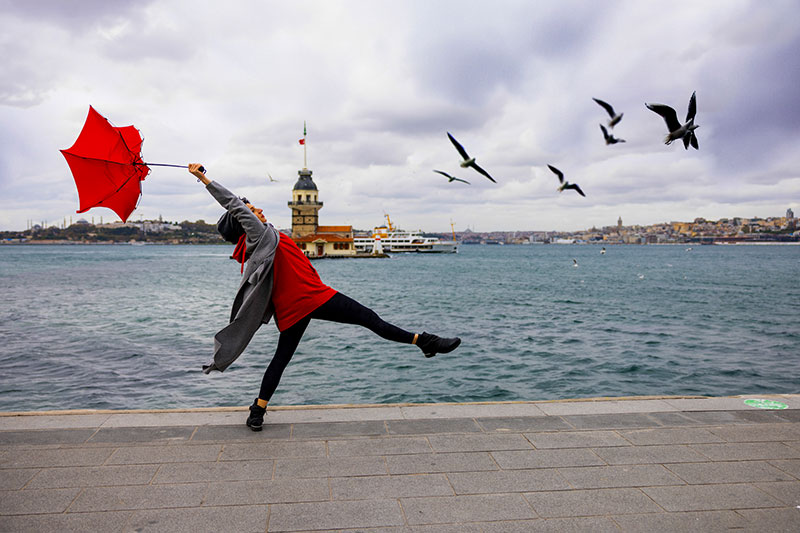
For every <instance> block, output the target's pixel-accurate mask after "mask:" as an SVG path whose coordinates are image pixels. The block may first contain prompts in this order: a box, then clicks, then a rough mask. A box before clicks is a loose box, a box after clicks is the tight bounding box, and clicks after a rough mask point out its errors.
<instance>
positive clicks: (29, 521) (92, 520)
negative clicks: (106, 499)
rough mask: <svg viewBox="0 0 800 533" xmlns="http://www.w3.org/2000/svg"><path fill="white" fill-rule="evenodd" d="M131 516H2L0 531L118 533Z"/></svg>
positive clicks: (126, 514)
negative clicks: (90, 532) (95, 532)
mask: <svg viewBox="0 0 800 533" xmlns="http://www.w3.org/2000/svg"><path fill="white" fill-rule="evenodd" d="M132 516H133V511H117V512H103V513H59V514H40V515H36V514H28V515H16V516H4V517H3V518H2V520H0V531H8V532H14V533H20V532H32V533H34V532H35V533H38V532H41V531H58V532H70V533H86V532H87V531H98V532H104V533H105V532H108V533H118V532H120V531H122V530H123V528H124V527H125V524H126V523H127V522H128V521H129V520H130V518H131V517H132Z"/></svg>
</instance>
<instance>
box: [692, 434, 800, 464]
mask: <svg viewBox="0 0 800 533" xmlns="http://www.w3.org/2000/svg"><path fill="white" fill-rule="evenodd" d="M778 440H780V439H778ZM689 447H690V448H691V449H692V450H694V451H695V452H698V453H701V454H703V455H704V456H706V457H708V458H709V459H711V460H712V461H757V460H759V459H800V450H798V449H797V448H793V447H791V446H787V445H786V444H784V443H782V442H736V443H726V444H690V445H689Z"/></svg>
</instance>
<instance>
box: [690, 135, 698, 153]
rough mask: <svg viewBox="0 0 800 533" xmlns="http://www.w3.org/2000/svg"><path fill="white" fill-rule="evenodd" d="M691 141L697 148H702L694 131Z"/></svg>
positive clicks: (693, 146)
mask: <svg viewBox="0 0 800 533" xmlns="http://www.w3.org/2000/svg"><path fill="white" fill-rule="evenodd" d="M689 142H690V143H691V145H692V148H694V149H695V150H699V149H700V144H699V143H698V142H697V135H695V134H694V132H692V138H691V139H690V141H689Z"/></svg>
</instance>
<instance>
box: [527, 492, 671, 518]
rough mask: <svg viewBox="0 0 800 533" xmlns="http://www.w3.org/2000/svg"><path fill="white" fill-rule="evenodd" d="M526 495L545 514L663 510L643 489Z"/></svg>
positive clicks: (621, 512)
mask: <svg viewBox="0 0 800 533" xmlns="http://www.w3.org/2000/svg"><path fill="white" fill-rule="evenodd" d="M525 498H526V499H527V500H528V501H529V502H530V504H531V506H532V507H533V508H534V509H535V510H536V513H537V514H539V516H542V517H545V518H555V517H574V516H594V515H610V514H629V513H647V512H652V513H658V512H661V511H662V509H661V508H660V507H659V506H658V505H656V504H655V503H653V501H652V500H651V499H650V498H648V497H647V496H646V495H645V494H644V493H642V491H641V490H639V489H597V490H571V491H558V492H530V493H527V494H525Z"/></svg>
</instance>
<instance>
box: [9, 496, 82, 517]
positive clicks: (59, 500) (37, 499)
mask: <svg viewBox="0 0 800 533" xmlns="http://www.w3.org/2000/svg"><path fill="white" fill-rule="evenodd" d="M80 490H81V489H77V488H72V489H38V490H14V491H9V490H4V491H0V516H2V515H16V514H50V513H61V512H64V511H65V510H66V509H67V507H68V506H69V504H70V503H72V500H74V499H75V496H77V495H78V493H79V492H80ZM3 520H4V519H2V520H0V522H2V521H3Z"/></svg>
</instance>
